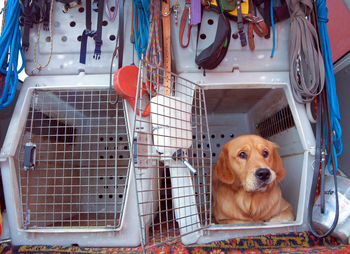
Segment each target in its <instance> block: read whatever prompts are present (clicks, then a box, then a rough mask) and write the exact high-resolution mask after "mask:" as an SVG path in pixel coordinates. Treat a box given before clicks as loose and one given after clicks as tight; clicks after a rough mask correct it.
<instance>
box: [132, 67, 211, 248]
mask: <svg viewBox="0 0 350 254" xmlns="http://www.w3.org/2000/svg"><path fill="white" fill-rule="evenodd" d="M140 70H141V71H140V73H139V82H138V83H139V84H138V92H137V94H139V95H142V96H140V97H139V98H137V99H136V104H135V110H134V112H137V113H136V114H134V121H133V126H134V131H133V138H134V141H133V146H132V147H133V162H134V170H135V176H136V177H135V178H136V188H137V199H138V204H139V205H138V207H139V214H140V220H141V226H142V230H141V232H143V236H142V240H143V244H144V246H145V247H146V248H147V247H148V246H153V245H156V244H159V243H162V242H164V241H172V240H177V239H179V238H181V241H182V242H183V243H184V244H190V243H194V242H196V241H197V240H198V238H199V237H200V236H201V234H202V230H201V229H203V228H205V227H207V226H209V225H210V223H211V179H210V177H211V147H210V140H209V132H208V123H207V115H206V105H205V98H204V91H203V89H202V88H201V87H199V86H197V85H196V84H194V83H192V82H190V81H188V80H185V79H183V78H181V77H179V76H177V75H175V74H173V73H168V75H165V73H166V71H165V70H163V69H161V68H157V67H154V66H151V65H149V64H147V63H145V62H141V64H140ZM167 77H169V78H170V79H171V93H170V95H164V90H163V89H164V87H163V86H162V83H163V82H164V79H165V78H167ZM141 81H142V82H141ZM141 83H143V85H142V84H141ZM145 84H147V85H145ZM145 95H147V96H145ZM148 105H150V107H148Z"/></svg>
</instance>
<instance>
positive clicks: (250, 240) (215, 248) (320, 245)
mask: <svg viewBox="0 0 350 254" xmlns="http://www.w3.org/2000/svg"><path fill="white" fill-rule="evenodd" d="M145 252H146V253H154V254H156V253H164V254H166V253H176V254H180V253H181V254H206V253H209V254H223V253H229V254H236V253H237V254H238V253H249V254H260V253H300V254H301V253H339V254H340V253H341V254H343V253H350V245H344V244H337V242H336V241H335V239H334V238H332V237H325V238H318V237H315V236H314V235H312V234H311V233H309V232H303V233H285V234H273V235H264V236H256V237H245V238H235V239H230V240H226V241H216V242H212V243H209V244H201V245H189V246H184V245H183V244H182V243H181V242H180V240H177V241H175V242H170V243H164V244H162V245H158V246H156V247H150V248H147V249H146V251H145ZM0 253H25V254H32V253H33V254H34V253H37V254H40V253H42V254H48V253H52V254H54V253H76V254H83V253H111V254H119V253H143V250H142V248H141V247H138V248H83V247H77V246H71V247H62V246H41V245H40V246H38V245H35V246H10V245H8V246H1V248H0Z"/></svg>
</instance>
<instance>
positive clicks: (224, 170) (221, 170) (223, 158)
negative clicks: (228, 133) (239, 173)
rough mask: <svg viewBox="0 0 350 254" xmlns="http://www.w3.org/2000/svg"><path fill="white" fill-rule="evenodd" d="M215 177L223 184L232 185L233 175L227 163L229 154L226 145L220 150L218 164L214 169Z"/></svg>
mask: <svg viewBox="0 0 350 254" xmlns="http://www.w3.org/2000/svg"><path fill="white" fill-rule="evenodd" d="M215 174H216V177H217V178H218V179H219V180H220V181H221V182H223V183H227V184H233V182H234V181H235V175H234V172H233V170H232V167H231V165H230V162H229V154H228V148H227V145H224V146H223V147H222V149H221V153H220V156H219V159H218V162H217V164H216V167H215Z"/></svg>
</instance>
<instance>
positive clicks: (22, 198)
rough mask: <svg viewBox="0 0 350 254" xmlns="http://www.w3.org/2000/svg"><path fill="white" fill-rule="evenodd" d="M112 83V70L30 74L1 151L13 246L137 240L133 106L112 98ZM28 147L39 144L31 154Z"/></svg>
mask: <svg viewBox="0 0 350 254" xmlns="http://www.w3.org/2000/svg"><path fill="white" fill-rule="evenodd" d="M108 82H109V75H79V76H59V77H58V76H50V77H45V76H41V77H31V78H28V79H26V80H25V83H24V84H25V85H24V87H23V89H22V90H21V93H20V96H19V98H18V101H17V105H16V108H15V111H14V114H13V117H12V119H11V122H10V126H9V129H8V133H7V135H6V138H5V142H4V145H3V148H2V150H1V155H2V158H3V159H2V161H1V170H2V177H3V182H4V192H5V199H6V208H7V214H8V221H9V226H10V231H11V239H12V243H13V244H16V245H19V244H55V245H71V244H78V245H80V246H137V245H139V244H140V226H139V220H138V212H137V209H136V192H135V185H134V183H135V182H134V180H133V178H134V175H133V170H131V169H130V166H131V165H130V140H129V137H130V132H129V123H128V114H129V113H127V112H128V111H129V109H128V108H126V110H124V104H123V101H122V100H121V99H120V100H119V101H118V102H117V103H115V102H114V103H111V102H110V100H112V101H113V100H115V99H116V95H115V93H113V92H112V93H111V95H110V90H109V86H108V85H107V86H106V84H108ZM109 95H110V96H109ZM25 146H27V147H28V146H29V147H35V148H34V149H30V150H28V151H29V153H31V155H29V156H28V151H26V150H25V149H24V147H25ZM34 155H35V156H34ZM33 157H35V158H33ZM28 158H33V159H28ZM28 160H29V161H32V162H33V164H34V165H33V167H32V168H31V167H30V163H29V166H28ZM148 177H151V176H148ZM92 239H93V241H92Z"/></svg>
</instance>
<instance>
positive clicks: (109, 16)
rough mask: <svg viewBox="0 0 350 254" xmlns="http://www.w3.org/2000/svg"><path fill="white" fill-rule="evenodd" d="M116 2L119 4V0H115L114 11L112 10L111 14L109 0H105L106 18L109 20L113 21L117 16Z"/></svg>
mask: <svg viewBox="0 0 350 254" xmlns="http://www.w3.org/2000/svg"><path fill="white" fill-rule="evenodd" d="M118 4H119V0H115V5H114V11H113V14H111V11H110V7H109V0H105V12H106V15H107V18H108V20H109V21H111V22H114V20H115V18H116V17H117V13H118Z"/></svg>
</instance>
